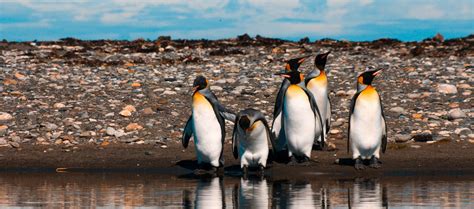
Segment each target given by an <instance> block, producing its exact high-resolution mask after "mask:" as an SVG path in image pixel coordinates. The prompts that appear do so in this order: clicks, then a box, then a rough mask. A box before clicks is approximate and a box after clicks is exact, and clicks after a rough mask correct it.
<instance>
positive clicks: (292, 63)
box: [285, 56, 307, 72]
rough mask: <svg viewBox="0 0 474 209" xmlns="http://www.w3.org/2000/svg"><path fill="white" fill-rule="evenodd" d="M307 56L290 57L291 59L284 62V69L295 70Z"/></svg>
mask: <svg viewBox="0 0 474 209" xmlns="http://www.w3.org/2000/svg"><path fill="white" fill-rule="evenodd" d="M306 58H307V56H306V57H300V58H295V59H291V60H288V61H287V62H286V65H285V70H286V71H287V72H288V71H295V70H298V68H299V67H300V65H301V63H303V62H304V60H305V59H306Z"/></svg>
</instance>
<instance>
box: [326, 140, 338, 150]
mask: <svg viewBox="0 0 474 209" xmlns="http://www.w3.org/2000/svg"><path fill="white" fill-rule="evenodd" d="M326 150H327V151H336V150H337V147H336V144H334V143H332V142H328V143H327V147H326Z"/></svg>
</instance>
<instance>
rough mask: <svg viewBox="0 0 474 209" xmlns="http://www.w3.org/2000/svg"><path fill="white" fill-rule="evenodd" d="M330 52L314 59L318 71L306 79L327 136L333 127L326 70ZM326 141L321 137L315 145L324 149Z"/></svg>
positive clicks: (315, 70) (314, 71) (309, 74)
mask: <svg viewBox="0 0 474 209" xmlns="http://www.w3.org/2000/svg"><path fill="white" fill-rule="evenodd" d="M329 53H331V52H330V51H329V52H327V53H324V54H318V55H317V56H316V58H315V59H314V65H315V66H316V69H314V70H312V71H311V72H309V73H308V74H307V76H306V78H305V84H306V88H307V89H308V90H309V91H310V92H311V93H312V94H313V96H314V99H315V100H316V104H318V108H319V112H320V113H321V116H322V121H323V130H324V133H325V136H326V137H327V136H328V132H329V129H330V126H331V101H330V100H329V90H328V78H327V71H326V70H325V66H326V61H327V58H328V55H329ZM324 141H326V139H321V138H320V137H319V138H318V139H317V140H316V141H315V144H316V145H317V146H319V147H320V148H323V147H324Z"/></svg>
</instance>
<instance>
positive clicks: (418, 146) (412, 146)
mask: <svg viewBox="0 0 474 209" xmlns="http://www.w3.org/2000/svg"><path fill="white" fill-rule="evenodd" d="M410 147H411V148H414V149H419V148H421V146H420V145H411V146H410Z"/></svg>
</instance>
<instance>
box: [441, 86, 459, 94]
mask: <svg viewBox="0 0 474 209" xmlns="http://www.w3.org/2000/svg"><path fill="white" fill-rule="evenodd" d="M438 92H440V93H443V94H457V93H458V89H457V88H456V86H455V85H451V84H439V85H438Z"/></svg>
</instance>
